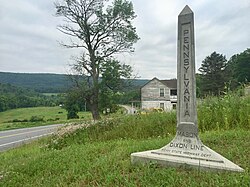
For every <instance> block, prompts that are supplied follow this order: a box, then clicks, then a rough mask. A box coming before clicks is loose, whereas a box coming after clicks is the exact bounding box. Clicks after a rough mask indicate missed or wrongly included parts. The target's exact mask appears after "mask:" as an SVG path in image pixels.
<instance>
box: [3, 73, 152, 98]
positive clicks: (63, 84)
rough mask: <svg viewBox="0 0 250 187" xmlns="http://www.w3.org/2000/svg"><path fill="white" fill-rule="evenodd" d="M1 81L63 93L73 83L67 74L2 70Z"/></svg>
mask: <svg viewBox="0 0 250 187" xmlns="http://www.w3.org/2000/svg"><path fill="white" fill-rule="evenodd" d="M148 81H149V80H147V79H135V80H134V81H133V85H134V86H136V87H141V86H143V85H144V84H146V83H147V82H148ZM0 83H4V84H11V85H14V86H19V87H24V88H29V89H32V90H35V91H36V92H40V93H62V92H65V91H66V90H67V89H68V88H69V87H70V86H71V84H72V83H71V81H70V79H69V78H68V77H67V75H66V74H53V73H10V72H0Z"/></svg>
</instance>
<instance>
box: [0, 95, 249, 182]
mask: <svg viewBox="0 0 250 187" xmlns="http://www.w3.org/2000/svg"><path fill="white" fill-rule="evenodd" d="M249 104H250V100H249V97H245V98H240V100H239V98H238V97H237V96H235V97H231V96H230V97H228V96H227V97H224V98H208V100H204V101H203V102H202V105H200V106H199V110H198V119H199V128H200V129H201V130H200V131H201V133H200V138H201V140H202V142H203V143H204V144H205V145H206V146H208V147H210V148H211V149H213V150H214V151H216V152H218V153H220V154H221V155H223V156H224V157H226V158H227V159H229V160H231V161H233V162H234V163H235V164H237V165H239V166H241V167H242V168H244V169H245V172H243V173H231V172H221V173H217V172H203V171H198V170H186V169H183V168H162V167H159V166H157V165H155V164H149V165H144V166H134V165H132V164H131V162H130V154H131V153H133V152H138V151H145V150H151V149H157V148H161V147H163V146H164V145H166V144H167V143H169V142H170V141H171V140H172V138H173V137H174V134H175V126H176V115H175V113H174V112H173V113H153V114H149V115H141V116H124V117H120V118H113V119H106V120H103V121H100V122H99V123H97V124H95V125H93V126H89V127H88V128H81V129H78V130H76V131H71V133H69V132H67V131H66V132H65V133H64V134H59V135H54V136H52V137H49V138H46V139H41V140H39V141H36V142H33V143H31V144H27V145H24V146H22V147H20V148H17V149H13V150H9V151H7V152H4V153H1V154H0V160H1V162H0V186H52V187H53V186H104V187H105V186H112V187H113V186H132V187H137V186H154V187H155V186H156V187H157V186H170V187H175V186H176V187H177V186H178V187H179V186H183V187H190V186H191V187H192V186H193V187H196V186H219V187H220V186H221V187H222V186H224V187H230V186H232V187H236V186H243V187H249V185H250V159H249V155H250V128H249V127H250V126H249V114H250V113H249V106H250V105H249ZM235 113H236V114H238V115H236V114H235ZM231 115H233V116H234V117H232V116H231ZM221 119H223V120H221ZM206 121H207V124H206V123H205V122H206ZM214 124H215V125H214Z"/></svg>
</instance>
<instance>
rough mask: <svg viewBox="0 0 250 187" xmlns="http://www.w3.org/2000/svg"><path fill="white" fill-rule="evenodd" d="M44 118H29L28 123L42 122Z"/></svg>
mask: <svg viewBox="0 0 250 187" xmlns="http://www.w3.org/2000/svg"><path fill="white" fill-rule="evenodd" d="M43 118H44V116H42V117H40V116H31V118H30V122H39V121H44V119H43Z"/></svg>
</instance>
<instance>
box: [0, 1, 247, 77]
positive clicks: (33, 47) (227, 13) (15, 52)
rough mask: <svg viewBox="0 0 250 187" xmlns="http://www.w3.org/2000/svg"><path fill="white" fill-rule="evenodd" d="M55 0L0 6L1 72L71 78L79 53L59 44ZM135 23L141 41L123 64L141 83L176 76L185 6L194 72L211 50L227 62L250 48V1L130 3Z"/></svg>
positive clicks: (123, 57)
mask: <svg viewBox="0 0 250 187" xmlns="http://www.w3.org/2000/svg"><path fill="white" fill-rule="evenodd" d="M54 2H55V1H53V0H39V1H38V0H11V1H10V0H2V1H1V6H0V72H20V73H59V74H67V73H68V72H69V71H70V64H72V63H73V60H72V56H76V55H77V54H79V50H77V49H66V48H64V47H62V46H61V45H60V44H59V43H60V42H67V41H69V36H67V35H64V34H63V33H61V32H60V31H58V29H57V26H58V25H59V24H61V23H62V22H63V21H62V18H59V17H56V16H55V7H54ZM132 3H133V6H134V11H135V13H136V15H137V17H136V19H135V20H134V21H133V25H134V26H135V27H136V29H137V33H138V35H139V37H140V40H139V41H138V42H137V43H136V44H135V45H134V47H135V52H134V53H133V54H121V55H119V57H118V58H119V60H120V61H121V62H123V63H127V64H129V65H131V66H132V67H133V70H134V74H136V75H137V76H138V77H139V78H142V79H152V78H154V77H157V78H159V79H171V78H176V77H177V74H176V72H177V69H176V63H177V59H176V57H177V54H176V51H177V19H178V14H179V13H180V12H181V10H182V9H183V8H184V7H185V5H189V7H190V8H191V9H192V10H193V12H194V17H195V21H194V22H195V58H196V59H195V63H196V71H197V72H198V68H199V67H200V66H201V63H202V61H203V60H204V59H205V58H206V57H207V56H209V55H210V54H211V53H212V52H214V51H216V52H217V53H220V54H223V55H225V56H226V58H227V59H228V60H229V58H230V57H231V56H232V55H234V54H237V53H241V52H243V51H244V50H246V49H247V48H250V11H249V10H250V0H237V1H235V0H221V1H218V0H178V1H177V0H154V1H151V0H132Z"/></svg>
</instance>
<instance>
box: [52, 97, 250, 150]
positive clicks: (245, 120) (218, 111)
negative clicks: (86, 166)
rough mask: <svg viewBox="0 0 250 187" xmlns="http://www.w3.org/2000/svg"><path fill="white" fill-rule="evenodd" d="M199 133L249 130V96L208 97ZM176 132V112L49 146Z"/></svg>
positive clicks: (137, 118) (111, 123)
mask: <svg viewBox="0 0 250 187" xmlns="http://www.w3.org/2000/svg"><path fill="white" fill-rule="evenodd" d="M198 126H199V131H200V132H204V131H210V130H229V129H237V128H241V129H246V130H249V129H250V97H241V96H239V95H237V94H229V95H226V96H224V97H208V98H206V99H204V100H202V101H201V102H200V103H199V105H198ZM175 133H176V112H175V111H173V112H168V113H151V114H146V115H132V116H120V117H115V118H112V119H106V120H102V121H99V122H98V123H96V124H95V125H91V126H89V127H87V128H86V127H83V128H80V129H78V130H76V131H75V132H74V133H68V134H67V136H64V137H59V138H58V137H57V136H54V137H53V138H52V140H51V141H50V143H49V147H52V148H55V149H61V148H63V147H65V146H68V145H70V144H72V143H77V144H79V143H85V142H97V141H98V142H102V141H109V140H115V139H135V140H136V139H148V138H155V137H166V136H169V135H172V136H173V135H174V134H175Z"/></svg>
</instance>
